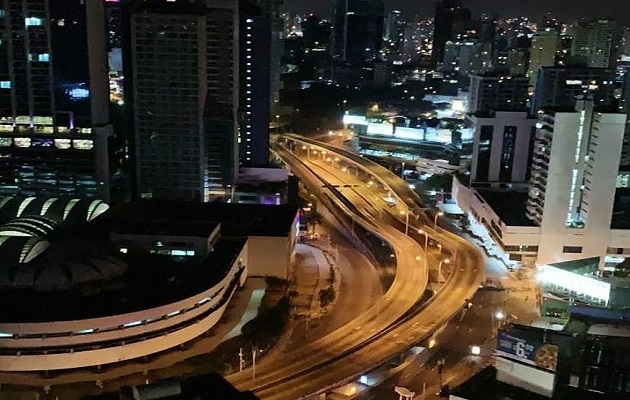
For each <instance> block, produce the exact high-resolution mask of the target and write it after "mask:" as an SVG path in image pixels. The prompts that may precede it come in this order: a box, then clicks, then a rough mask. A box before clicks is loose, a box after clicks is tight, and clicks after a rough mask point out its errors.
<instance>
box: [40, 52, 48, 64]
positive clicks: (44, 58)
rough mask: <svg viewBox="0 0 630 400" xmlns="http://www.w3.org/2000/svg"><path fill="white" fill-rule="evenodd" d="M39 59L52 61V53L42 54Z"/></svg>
mask: <svg viewBox="0 0 630 400" xmlns="http://www.w3.org/2000/svg"><path fill="white" fill-rule="evenodd" d="M37 60H38V61H41V62H48V61H50V54H48V53H43V54H40V55H39V57H38V58H37Z"/></svg>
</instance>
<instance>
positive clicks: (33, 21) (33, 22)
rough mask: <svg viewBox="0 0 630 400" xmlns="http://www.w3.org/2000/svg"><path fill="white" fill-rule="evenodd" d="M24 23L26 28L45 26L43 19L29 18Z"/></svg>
mask: <svg viewBox="0 0 630 400" xmlns="http://www.w3.org/2000/svg"><path fill="white" fill-rule="evenodd" d="M24 23H25V24H26V26H42V25H44V20H43V19H42V18H36V17H28V18H25V19H24Z"/></svg>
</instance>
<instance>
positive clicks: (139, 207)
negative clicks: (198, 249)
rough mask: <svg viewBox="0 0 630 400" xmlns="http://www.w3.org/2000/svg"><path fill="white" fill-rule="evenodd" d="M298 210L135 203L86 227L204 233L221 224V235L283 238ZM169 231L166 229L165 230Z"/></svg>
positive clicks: (272, 207) (274, 206)
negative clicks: (141, 227) (131, 226)
mask: <svg viewBox="0 0 630 400" xmlns="http://www.w3.org/2000/svg"><path fill="white" fill-rule="evenodd" d="M297 212H298V208H297V207H294V206H291V205H273V206H271V205H262V204H233V203H193V202H177V201H156V200H137V201H133V202H131V203H126V204H123V205H121V206H120V207H118V208H115V209H112V210H110V212H108V213H106V214H103V215H102V216H101V217H99V218H98V219H96V220H94V221H93V222H92V223H91V224H90V225H98V226H100V227H101V228H103V229H104V230H106V231H107V230H115V229H116V227H117V226H125V225H128V224H144V223H152V224H158V225H160V224H163V225H164V226H167V224H168V225H169V226H171V224H172V229H174V230H178V229H185V228H187V227H195V226H197V227H201V228H200V229H202V230H204V229H206V227H204V225H206V226H207V229H210V227H211V226H215V225H216V224H221V235H222V236H231V237H245V236H276V237H280V236H287V235H289V233H290V232H291V227H292V225H293V221H294V220H295V217H296V215H297ZM169 229H170V228H169Z"/></svg>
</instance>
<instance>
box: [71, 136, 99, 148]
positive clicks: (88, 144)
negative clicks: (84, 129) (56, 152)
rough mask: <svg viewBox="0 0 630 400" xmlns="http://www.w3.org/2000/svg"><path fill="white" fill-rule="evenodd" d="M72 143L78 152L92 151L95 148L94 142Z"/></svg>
mask: <svg viewBox="0 0 630 400" xmlns="http://www.w3.org/2000/svg"><path fill="white" fill-rule="evenodd" d="M72 142H73V143H72V145H73V147H74V148H75V149H77V150H91V149H92V148H93V147H94V142H93V141H92V140H84V139H76V140H73V141H72Z"/></svg>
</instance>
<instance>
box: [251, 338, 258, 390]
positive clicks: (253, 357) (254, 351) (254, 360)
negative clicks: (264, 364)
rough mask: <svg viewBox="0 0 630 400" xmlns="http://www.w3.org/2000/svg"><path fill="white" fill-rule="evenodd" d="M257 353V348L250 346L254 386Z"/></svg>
mask: <svg viewBox="0 0 630 400" xmlns="http://www.w3.org/2000/svg"><path fill="white" fill-rule="evenodd" d="M257 352H258V347H256V346H252V380H253V381H254V384H256V353H257Z"/></svg>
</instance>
